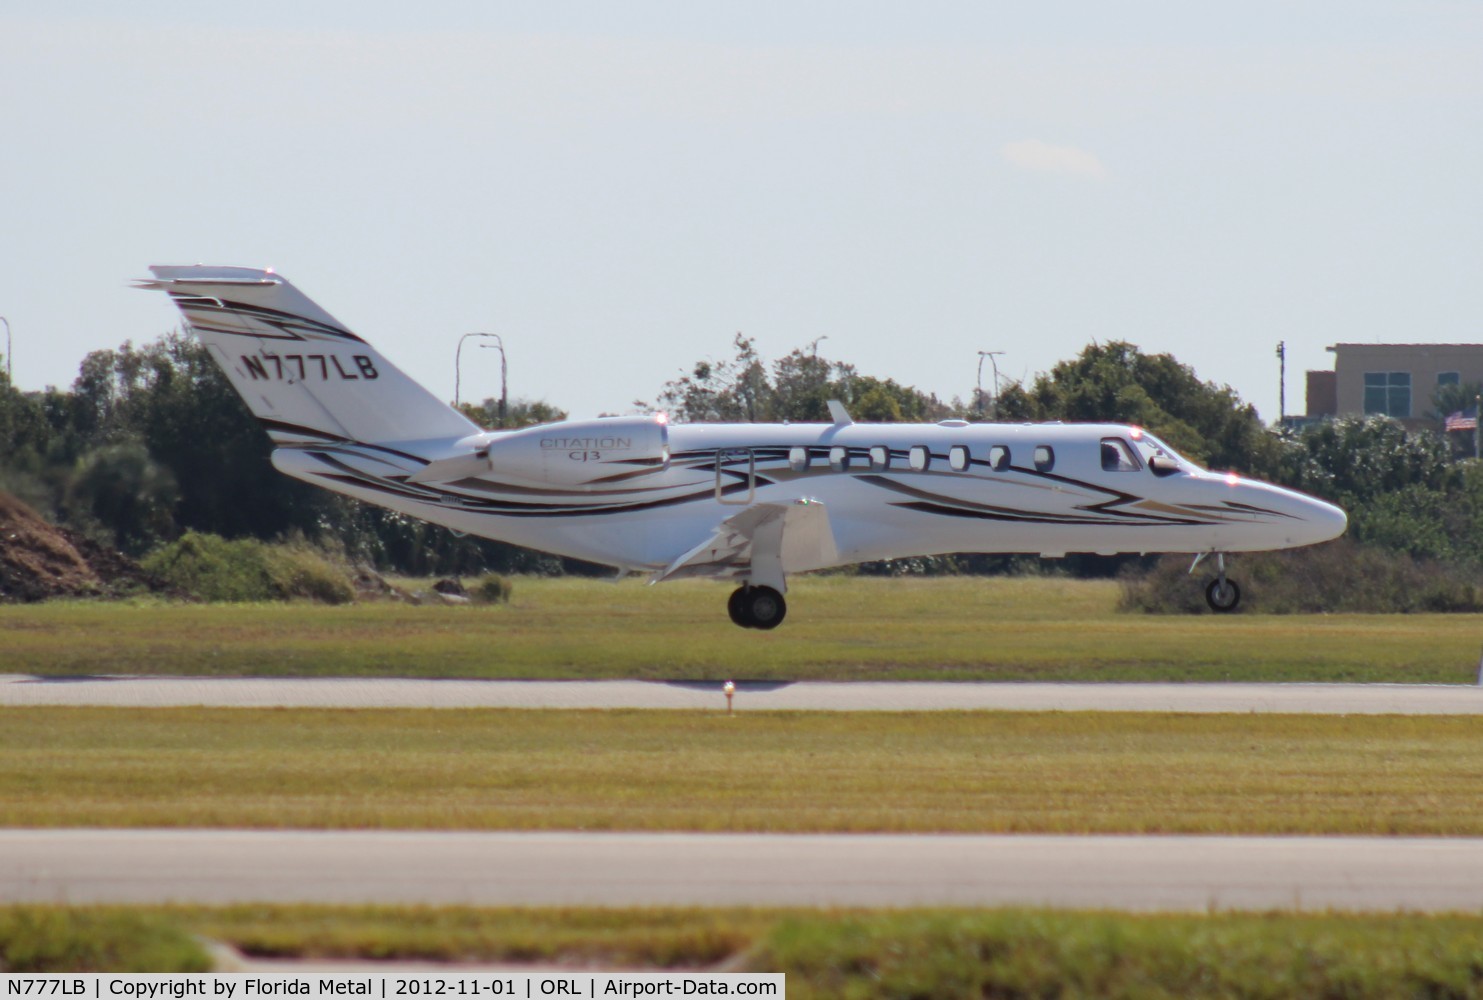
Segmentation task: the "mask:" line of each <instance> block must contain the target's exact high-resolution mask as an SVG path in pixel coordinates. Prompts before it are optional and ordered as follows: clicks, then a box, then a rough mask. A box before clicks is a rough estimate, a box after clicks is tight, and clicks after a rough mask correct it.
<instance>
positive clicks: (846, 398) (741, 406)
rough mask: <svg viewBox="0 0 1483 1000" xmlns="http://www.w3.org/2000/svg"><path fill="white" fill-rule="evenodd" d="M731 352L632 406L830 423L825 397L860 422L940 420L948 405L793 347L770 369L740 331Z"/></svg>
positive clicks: (739, 418)
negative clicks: (650, 399) (654, 403)
mask: <svg viewBox="0 0 1483 1000" xmlns="http://www.w3.org/2000/svg"><path fill="white" fill-rule="evenodd" d="M733 345H734V346H735V348H736V352H737V353H736V356H735V357H734V358H730V359H727V360H725V361H700V362H697V363H696V364H695V366H694V367H693V368H692V369H691V370H690V372H689V374H687V375H683V376H681V377H680V378H678V379H674V380H672V381H670V382H667V383H666V384H665V386H664V389H663V390H662V391H661V392H660V394H659V397H658V403H657V406H655V407H650V405H649V404H648V403H644V402H639V403H636V404H635V405H636V406H638V407H639V408H640V409H661V410H665V411H667V412H668V413H669V414H670V416H671V417H673V418H674V420H675V421H676V422H677V423H759V422H760V423H773V422H782V421H790V422H795V423H803V422H827V421H829V419H830V417H829V406H828V404H829V400H831V399H837V400H840V401H841V402H843V403H844V404H845V405H846V407H847V408H848V409H850V410H851V415H852V416H853V417H854V418H855V419H857V420H861V421H901V420H907V421H912V420H930V419H940V418H941V417H943V416H947V415H948V412H949V411H948V408H947V407H945V406H944V405H943V404H942V403H941V402H939V401H938V400H937V398H936V397H935V396H930V395H928V394H926V393H923V392H921V391H919V390H917V389H915V388H912V387H911V386H903V385H900V384H899V383H897V382H895V381H893V380H892V379H879V378H874V377H872V376H868V375H861V374H860V373H859V372H858V371H857V370H856V368H855V367H854V366H853V365H850V364H845V363H843V362H837V361H830V360H829V359H828V358H824V357H821V356H819V355H817V354H816V353H815V352H813V351H810V352H809V353H807V354H805V353H804V352H803V351H801V350H795V351H792V352H791V353H789V354H787V355H785V356H784V357H782V358H779V359H778V360H776V361H774V362H773V363H772V364H771V366H770V368H771V373H770V374H769V366H768V365H766V364H764V363H763V361H762V358H761V357H760V356H759V355H758V354H757V349H756V343H755V341H753V340H752V339H751V338H748V337H744V336H743V335H741V334H737V335H736V339H735V341H733Z"/></svg>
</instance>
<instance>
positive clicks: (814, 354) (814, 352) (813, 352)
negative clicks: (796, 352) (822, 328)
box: [808, 333, 829, 358]
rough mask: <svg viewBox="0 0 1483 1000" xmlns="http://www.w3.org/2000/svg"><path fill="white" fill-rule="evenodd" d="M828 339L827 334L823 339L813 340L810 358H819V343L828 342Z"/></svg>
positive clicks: (809, 348)
mask: <svg viewBox="0 0 1483 1000" xmlns="http://www.w3.org/2000/svg"><path fill="white" fill-rule="evenodd" d="M828 339H829V334H827V333H826V334H824V335H823V336H822V337H815V338H814V339H813V342H812V343H810V344H809V345H808V353H809V357H812V358H817V357H818V356H819V341H821V340H828Z"/></svg>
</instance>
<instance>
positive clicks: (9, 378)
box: [0, 316, 15, 386]
mask: <svg viewBox="0 0 1483 1000" xmlns="http://www.w3.org/2000/svg"><path fill="white" fill-rule="evenodd" d="M0 323H4V324H5V381H6V382H8V383H9V384H10V385H11V386H14V385H15V363H14V362H13V361H11V360H10V320H8V319H6V318H5V317H4V316H0Z"/></svg>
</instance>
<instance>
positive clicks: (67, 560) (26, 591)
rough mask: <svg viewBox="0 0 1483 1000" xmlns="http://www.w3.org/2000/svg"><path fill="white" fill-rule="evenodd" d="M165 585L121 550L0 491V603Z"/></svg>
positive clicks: (119, 591) (154, 587) (24, 601)
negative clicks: (58, 525)
mask: <svg viewBox="0 0 1483 1000" xmlns="http://www.w3.org/2000/svg"><path fill="white" fill-rule="evenodd" d="M168 589H169V588H168V586H167V585H166V584H165V583H164V582H163V581H161V580H159V579H158V578H156V577H153V576H151V575H150V574H148V573H146V572H144V570H142V569H141V568H140V567H139V564H138V563H136V562H134V560H132V559H130V558H128V557H127V556H125V555H123V554H122V553H119V552H115V551H114V550H112V549H110V548H108V547H107V546H104V545H99V544H98V543H97V542H95V541H93V540H92V539H90V538H86V537H84V536H82V535H79V534H78V533H77V532H74V531H68V530H66V529H64V528H56V527H53V526H52V525H50V524H48V523H47V522H46V521H45V520H44V519H43V518H42V517H41V515H40V514H38V513H36V512H35V511H34V510H32V509H31V508H30V507H28V506H26V505H25V504H23V503H21V502H20V501H19V500H17V499H16V498H15V497H13V496H11V495H10V494H8V493H0V603H10V604H15V603H30V602H32V601H44V600H46V599H48V598H51V597H100V596H108V595H112V594H118V593H123V592H128V591H138V590H149V591H156V592H160V591H167V590H168Z"/></svg>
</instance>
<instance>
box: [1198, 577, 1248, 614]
mask: <svg viewBox="0 0 1483 1000" xmlns="http://www.w3.org/2000/svg"><path fill="white" fill-rule="evenodd" d="M1205 603H1206V604H1208V605H1210V610H1211V611H1214V612H1216V613H1218V614H1225V613H1227V612H1229V611H1235V610H1236V605H1238V604H1240V603H1241V588H1240V587H1238V586H1236V581H1235V580H1226V581H1225V582H1224V583H1222V582H1221V581H1220V580H1211V581H1210V583H1209V585H1208V586H1207V587H1206V588H1205Z"/></svg>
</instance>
